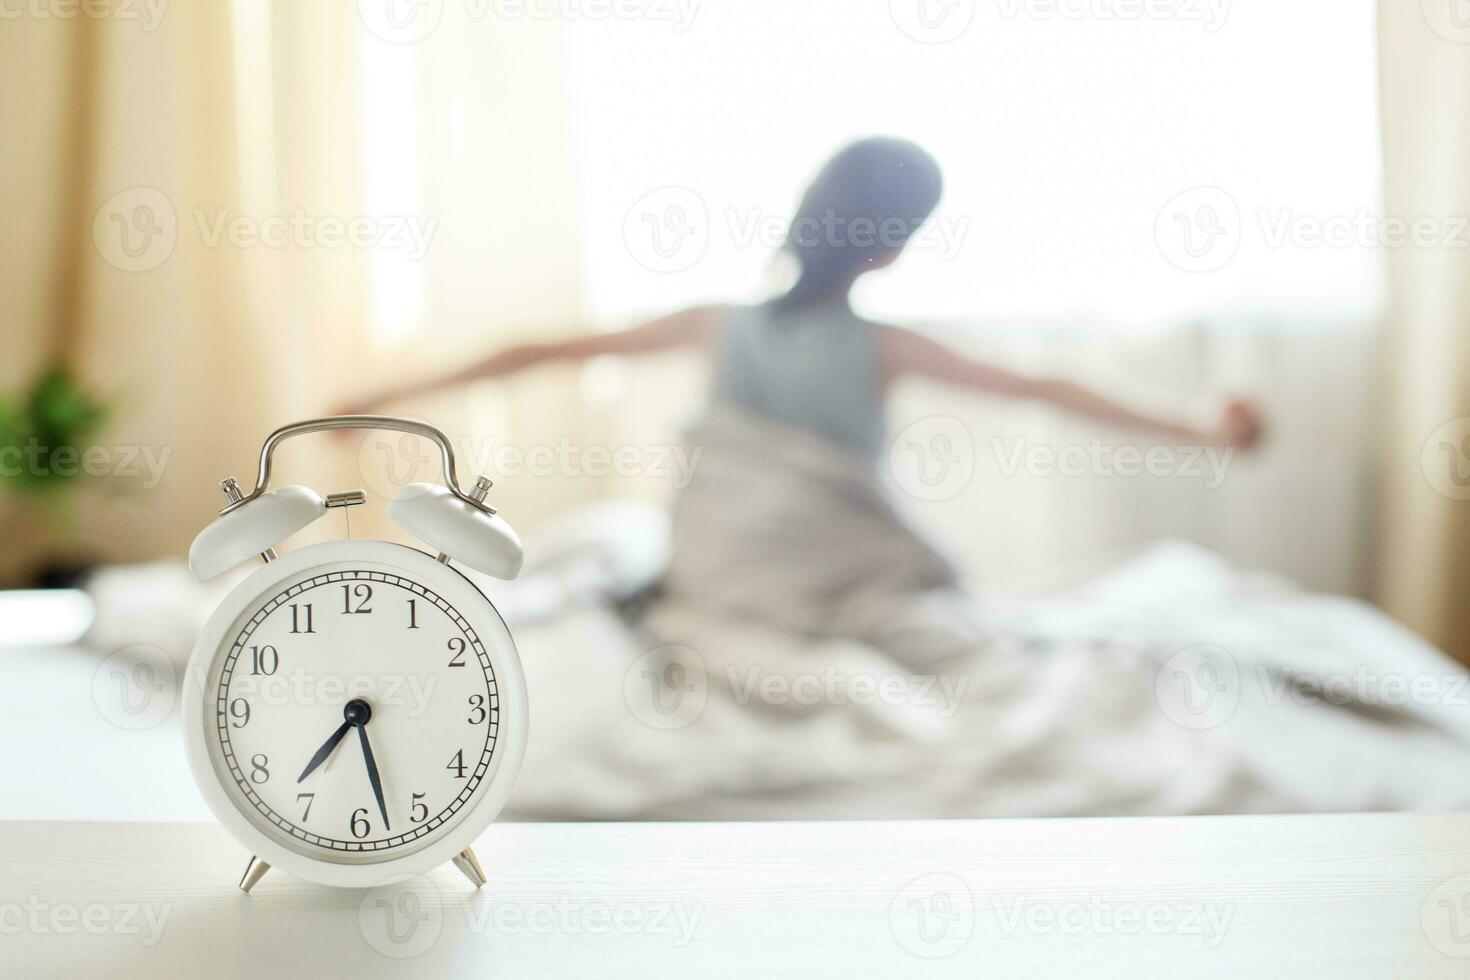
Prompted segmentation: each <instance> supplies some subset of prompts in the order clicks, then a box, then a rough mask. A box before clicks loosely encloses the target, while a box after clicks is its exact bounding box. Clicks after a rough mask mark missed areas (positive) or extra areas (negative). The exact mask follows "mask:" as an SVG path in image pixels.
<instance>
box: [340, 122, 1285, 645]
mask: <svg viewBox="0 0 1470 980" xmlns="http://www.w3.org/2000/svg"><path fill="white" fill-rule="evenodd" d="M941 184H942V180H941V176H940V170H939V167H938V165H937V163H936V162H935V161H934V159H933V158H932V157H930V156H929V154H928V153H926V152H925V151H924V150H923V149H921V148H920V147H918V146H916V145H915V144H913V143H910V142H906V141H903V140H897V139H889V138H872V139H864V140H861V141H859V142H856V143H853V144H852V145H850V146H848V147H847V148H845V149H843V150H842V151H841V152H839V153H838V154H837V155H836V156H834V157H833V158H832V159H831V160H830V161H829V162H828V163H827V164H826V166H825V167H823V168H822V170H821V172H820V173H819V174H818V175H817V177H816V179H815V180H814V181H813V182H812V184H811V186H810V187H809V188H808V189H807V192H806V194H805V196H804V197H803V198H802V201H801V205H800V208H799V210H798V212H797V214H796V216H795V220H794V221H793V222H792V224H791V231H790V234H789V235H788V239H787V242H786V245H785V248H786V250H787V251H789V252H790V253H791V254H792V255H794V256H795V258H796V260H797V262H798V264H799V269H800V272H799V276H798V278H797V280H796V284H795V285H794V286H792V287H791V289H790V290H789V291H788V292H786V293H785V294H784V295H782V296H780V297H778V298H776V299H774V300H771V301H769V302H767V303H764V304H762V305H759V306H701V307H695V308H692V309H686V310H679V311H677V312H673V313H670V314H668V315H666V316H662V317H659V318H657V319H654V320H651V321H649V322H647V323H642V324H639V325H637V326H634V327H630V328H628V329H626V330H622V331H619V332H616V333H589V334H585V335H582V336H578V337H570V338H567V339H564V340H558V341H551V342H547V343H537V344H526V345H523V346H518V347H513V348H510V349H507V350H503V351H501V352H499V353H496V354H493V355H491V356H489V357H486V358H484V359H483V360H480V361H478V362H476V363H474V364H471V365H469V366H468V367H466V368H464V369H463V370H460V371H456V372H454V373H453V374H450V375H448V376H445V377H439V378H432V379H428V380H425V381H422V382H419V383H417V384H410V385H406V386H404V387H401V388H398V389H396V390H391V391H387V392H384V393H382V394H380V395H378V396H377V397H374V398H370V399H365V400H363V401H362V402H361V403H359V404H357V405H354V406H352V407H351V410H352V411H371V410H374V409H375V408H377V407H378V406H379V405H381V404H383V403H385V402H389V401H393V400H397V399H400V398H405V397H408V396H412V395H415V394H420V393H423V392H427V391H432V390H435V389H439V388H443V387H446V386H450V385H456V384H463V383H465V382H470V381H476V380H480V379H483V378H490V377H495V376H497V375H504V374H508V373H511V372H514V371H519V370H522V369H524V368H528V367H531V366H532V365H537V364H542V363H545V362H549V361H561V362H580V361H585V360H587V359H589V358H593V357H598V356H600V355H604V354H617V355H634V354H642V353H647V352H652V351H663V350H667V349H671V348H679V347H683V348H696V349H698V350H700V351H702V352H703V353H704V354H705V355H706V356H707V357H708V358H710V360H711V361H712V362H713V364H712V366H713V367H714V377H715V379H716V380H715V385H714V393H713V397H712V399H711V412H712V414H714V413H721V414H726V415H729V414H736V415H739V416H741V417H744V418H746V419H750V420H753V421H754V424H755V425H756V426H758V427H760V431H761V433H762V435H761V436H760V437H759V438H758V439H757V440H756V442H757V444H758V446H757V449H756V451H755V453H754V454H753V455H752V457H751V458H749V459H747V460H745V461H742V462H740V463H739V464H736V465H731V466H726V467H723V468H721V467H720V466H719V464H718V462H714V463H712V462H711V457H710V454H709V453H706V455H705V457H704V459H703V461H702V462H701V464H700V469H699V471H698V473H697V475H696V479H695V484H694V485H693V486H691V488H690V489H689V490H688V491H686V496H693V495H694V492H695V491H696V488H697V487H699V486H700V484H703V485H704V486H706V487H708V486H709V484H710V483H711V481H712V479H715V480H720V481H722V482H724V483H726V484H728V483H730V482H732V481H739V482H740V483H741V484H742V487H741V488H740V489H734V488H730V487H728V486H727V487H726V491H725V492H726V497H725V503H731V502H740V501H745V500H748V499H749V498H750V497H752V496H756V495H759V494H760V492H761V490H762V488H764V487H766V486H767V484H768V482H769V481H771V480H773V479H776V480H777V484H776V485H778V486H781V487H783V489H781V490H778V491H776V493H777V494H784V495H785V496H784V497H780V498H779V499H778V500H777V503H776V506H774V507H772V506H765V507H764V508H757V509H754V510H749V509H748V508H747V514H746V516H745V518H744V522H745V525H744V526H740V525H741V522H742V517H741V515H740V514H739V507H738V506H736V507H729V506H725V504H724V503H721V504H717V505H714V506H710V507H686V506H685V505H684V502H683V501H681V504H680V506H679V507H676V521H675V534H674V553H675V554H674V561H673V565H674V571H675V572H678V571H680V570H681V569H684V570H687V571H688V572H689V573H688V574H679V575H673V576H671V577H673V578H676V579H678V580H679V581H681V582H684V583H691V582H692V583H695V585H694V589H695V591H702V592H704V593H706V595H707V597H709V598H712V599H713V598H716V597H718V599H719V600H720V601H721V602H722V603H723V605H725V606H726V607H729V608H733V609H736V610H738V611H739V612H741V613H742V614H750V615H759V616H761V617H763V618H766V619H770V620H774V621H776V622H778V623H780V624H781V625H784V626H796V627H799V628H805V629H807V630H809V631H818V632H821V631H824V630H826V629H829V628H830V629H831V631H833V632H839V633H843V634H847V635H859V636H862V637H863V638H865V639H871V638H872V637H871V636H870V635H865V634H870V633H871V630H870V629H869V628H868V627H867V626H838V625H835V624H837V623H839V622H841V621H843V620H844V618H845V619H846V621H848V622H854V621H855V620H853V616H852V613H853V610H854V609H856V608H860V607H867V606H869V605H870V604H869V603H867V602H866V601H864V600H863V598H862V597H864V596H866V595H870V594H871V593H872V588H873V583H874V582H875V580H879V579H886V580H887V581H889V582H890V583H891V582H893V581H894V579H895V576H899V577H902V578H903V581H902V583H901V587H903V588H907V589H910V590H912V591H916V592H920V591H925V590H932V589H943V588H947V587H949V586H952V585H954V581H953V576H952V573H951V572H950V571H949V568H948V565H947V563H945V562H944V561H943V560H942V559H941V558H940V557H939V556H938V553H937V552H934V551H931V550H929V549H928V548H927V545H926V544H925V543H924V542H922V540H921V539H919V538H918V536H917V535H914V534H912V532H906V531H904V530H902V529H901V527H902V526H901V523H900V522H898V521H896V520H891V519H888V518H884V519H883V520H882V521H879V522H877V524H875V523H874V522H873V521H872V520H871V512H873V511H874V510H875V508H876V507H877V506H878V505H876V504H874V505H870V506H869V507H868V508H867V509H868V511H869V512H870V513H869V517H867V518H861V519H857V520H854V519H853V515H851V514H848V515H846V516H845V517H844V516H840V515H839V514H838V513H837V512H838V511H840V510H841V509H842V508H843V507H850V506H851V504H852V496H853V495H852V494H850V493H848V494H844V495H841V496H840V499H838V498H833V499H830V500H827V501H823V500H813V499H800V498H805V497H812V496H820V493H816V494H812V493H807V492H806V491H805V490H803V489H802V487H803V484H801V483H799V482H796V483H792V482H788V483H785V484H780V483H779V477H780V476H781V475H782V474H780V473H778V472H777V471H776V469H775V468H779V467H781V466H782V460H783V459H785V460H786V461H788V462H789V463H790V464H791V466H790V467H788V468H800V467H802V466H804V465H806V464H805V463H803V462H801V461H803V460H809V459H810V458H811V457H812V456H813V455H814V453H812V452H809V451H806V450H807V449H814V448H816V447H821V448H822V449H824V450H826V454H827V455H830V456H831V457H833V458H834V459H837V460H839V461H845V462H839V463H838V465H839V467H841V466H844V465H846V466H850V467H851V468H852V469H853V470H854V471H859V470H860V471H868V472H872V473H874V474H876V472H877V469H878V467H877V465H876V464H877V462H878V461H879V460H880V459H881V458H882V457H883V456H884V455H885V454H886V451H887V437H886V435H885V431H886V427H885V419H884V402H885V399H886V397H887V393H888V391H889V389H890V388H891V387H892V386H893V385H894V383H895V382H896V381H898V380H899V379H901V378H904V377H908V376H921V377H925V378H930V379H933V380H936V381H940V382H944V383H948V384H952V385H956V386H960V387H964V388H971V389H977V390H980V391H984V392H987V393H989V394H992V395H1000V396H1008V397H1012V398H1022V399H1035V400H1040V401H1044V402H1048V403H1050V404H1051V405H1054V406H1056V407H1057V408H1059V409H1062V410H1064V411H1068V412H1072V413H1076V414H1079V415H1083V416H1087V417H1091V418H1094V419H1096V420H1098V421H1100V422H1103V423H1105V424H1108V425H1114V426H1126V427H1132V428H1135V429H1141V430H1146V431H1149V432H1152V433H1154V434H1156V435H1157V436H1159V437H1160V438H1162V439H1167V440H1169V441H1170V442H1171V443H1175V444H1178V443H1185V444H1190V445H1212V444H1213V445H1230V446H1238V447H1249V446H1251V445H1253V444H1254V443H1255V442H1256V441H1257V439H1258V437H1259V433H1260V423H1259V419H1258V416H1257V413H1256V411H1255V410H1254V409H1253V407H1252V406H1251V405H1250V404H1248V403H1246V402H1243V401H1238V400H1231V401H1227V402H1225V404H1224V405H1223V406H1222V407H1221V409H1220V410H1219V412H1218V414H1217V415H1216V416H1215V417H1214V418H1213V419H1210V420H1207V421H1203V422H1200V421H1195V420H1192V419H1188V418H1186V417H1185V416H1184V415H1182V414H1181V415H1177V416H1166V415H1160V414H1156V413H1153V412H1150V411H1146V410H1143V409H1140V408H1137V407H1133V406H1130V405H1128V404H1127V402H1126V401H1125V400H1123V399H1119V398H1114V397H1112V396H1110V395H1108V394H1104V393H1102V392H1098V391H1094V390H1092V389H1090V388H1087V387H1084V386H1083V385H1080V384H1077V383H1074V382H1072V381H1068V380H1064V379H1060V378H1045V377H1032V376H1028V375H1024V374H1019V373H1016V372H1014V371H1012V370H1009V369H1007V368H1004V367H1001V366H999V365H995V364H989V363H985V362H982V361H978V360H975V359H973V358H970V357H966V356H964V355H962V354H960V353H957V352H956V351H954V350H951V349H949V348H948V347H946V346H944V345H943V344H941V343H939V342H938V341H935V340H933V339H930V338H928V337H926V336H923V335H922V334H920V333H917V332H914V331H912V330H909V329H906V328H904V327H901V326H898V325H895V324H890V323H876V322H873V321H871V320H867V319H865V318H863V317H861V316H859V315H858V314H857V313H855V312H854V311H853V309H852V306H851V304H850V302H849V295H850V293H851V291H852V288H853V284H854V283H855V282H856V281H857V280H858V278H859V277H861V276H863V275H866V274H868V273H871V272H875V271H877V270H879V269H882V268H884V267H886V266H888V265H890V264H892V263H893V262H894V261H895V260H896V259H897V258H898V257H899V255H900V254H902V252H903V249H904V246H905V244H906V243H907V242H908V240H909V239H910V238H911V237H912V235H913V234H914V233H915V232H917V231H918V229H919V227H920V226H921V225H922V224H923V223H924V222H925V221H926V220H927V219H928V217H929V216H930V214H931V213H932V212H933V210H934V208H935V206H936V205H937V204H938V202H939V198H940V190H941ZM845 230H847V231H845ZM783 433H784V435H783ZM707 437H708V438H710V439H711V440H715V441H718V440H719V438H720V436H719V435H718V434H717V433H715V432H713V431H711V432H709V433H707ZM727 441H728V440H727ZM699 444H700V445H704V443H703V442H700V443H699ZM788 444H789V446H788ZM782 446H787V448H790V447H791V446H797V447H805V448H798V449H795V450H793V451H790V452H786V453H784V454H783V453H782V452H780V451H778V450H779V448H780V447H782ZM711 470H714V474H713V476H712V474H711V472H710V471H711ZM829 482H830V481H829ZM767 496H768V497H770V496H771V493H770V492H767ZM680 510H686V511H692V512H694V513H695V515H696V516H695V517H694V519H691V520H684V521H680V520H678V519H677V514H678V513H679V511H680ZM863 520H867V521H868V523H867V524H864V523H862V521H863ZM761 524H764V525H765V526H758V525H761ZM727 525H733V526H727ZM878 525H881V528H882V529H881V531H878V530H873V528H875V527H877V526H878ZM884 536H889V537H890V538H892V539H893V540H896V541H898V542H899V545H898V547H897V549H896V550H895V548H894V547H893V540H890V541H889V542H888V543H887V544H886V545H882V546H877V545H875V544H874V542H875V541H876V539H878V538H882V537H884ZM753 542H754V543H753ZM905 542H907V543H908V544H909V545H911V547H906V546H905V544H904V543H905ZM735 551H743V552H744V554H741V555H738V556H737V555H735V554H734V553H733V552H735ZM896 551H897V552H905V551H907V552H908V554H907V555H905V556H904V557H900V558H898V559H895V557H894V556H895V553H896ZM915 555H917V556H918V557H917V558H915V557H914V556H915ZM752 558H754V559H755V561H754V562H752V561H751V559H752ZM753 565H754V566H757V567H756V568H753V567H752V566H753ZM895 566H906V569H905V570H904V571H900V572H896V571H895ZM742 590H744V592H742ZM686 591H688V589H686ZM814 599H819V600H820V602H821V603H823V604H824V608H823V611H822V612H821V613H820V614H812V613H811V612H810V609H809V607H810V606H811V604H812V601H813V600H814ZM798 606H800V607H802V609H801V611H794V610H795V609H796V607H798ZM860 620H861V616H859V617H858V620H857V621H860Z"/></svg>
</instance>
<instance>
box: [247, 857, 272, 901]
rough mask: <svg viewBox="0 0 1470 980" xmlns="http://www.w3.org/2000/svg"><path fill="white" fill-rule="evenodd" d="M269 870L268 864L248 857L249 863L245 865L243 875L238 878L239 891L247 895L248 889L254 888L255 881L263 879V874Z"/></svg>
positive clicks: (256, 858)
mask: <svg viewBox="0 0 1470 980" xmlns="http://www.w3.org/2000/svg"><path fill="white" fill-rule="evenodd" d="M270 869H271V866H270V865H269V864H266V863H265V862H264V861H262V860H261V859H260V858H258V857H256V856H254V855H253V854H252V855H251V856H250V863H249V864H247V865H245V873H244V874H243V875H241V876H240V890H241V891H242V892H247V893H248V892H249V891H250V889H252V888H254V887H255V883H256V882H257V881H259V880H260V879H261V878H263V877H265V873H266V872H267V871H269V870H270Z"/></svg>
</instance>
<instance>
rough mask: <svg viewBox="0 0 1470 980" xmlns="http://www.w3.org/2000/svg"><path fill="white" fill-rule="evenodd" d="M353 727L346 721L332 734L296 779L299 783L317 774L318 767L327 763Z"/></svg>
mask: <svg viewBox="0 0 1470 980" xmlns="http://www.w3.org/2000/svg"><path fill="white" fill-rule="evenodd" d="M351 727H352V722H350V721H344V722H343V723H342V727H340V728H338V729H337V730H336V731H335V732H333V733H332V737H331V738H329V739H327V740H326V741H325V742H323V743H322V747H321V748H319V749H317V750H316V755H314V756H312V757H311V761H310V762H308V763H307V764H306V768H305V769H303V770H301V775H299V776H297V777H296V781H297V782H298V783H299V782H301V781H302V780H304V779H305V778H306V777H307V776H310V775H311V774H312V773H313V772H315V771H316V768H317V766H320V765H321V764H322V763H323V762H326V761H327V759H328V757H330V756H331V754H332V750H333V749H335V748H336V747H337V743H338V742H340V741H342V738H343V736H345V735H346V734H347V731H348V729H350V728H351Z"/></svg>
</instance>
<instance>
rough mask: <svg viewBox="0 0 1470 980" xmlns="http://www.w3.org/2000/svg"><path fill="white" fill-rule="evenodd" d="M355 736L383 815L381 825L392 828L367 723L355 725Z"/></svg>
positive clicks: (379, 810) (379, 809)
mask: <svg viewBox="0 0 1470 980" xmlns="http://www.w3.org/2000/svg"><path fill="white" fill-rule="evenodd" d="M357 737H358V740H359V741H361V742H362V757H363V758H364V759H365V760H367V771H368V782H370V783H372V784H373V795H374V796H376V797H377V798H378V812H379V813H381V814H382V815H383V826H384V828H386V829H388V830H392V829H393V825H392V824H390V823H389V822H388V806H387V804H385V803H384V802H383V781H382V780H381V779H379V778H378V764H377V762H375V761H373V747H372V746H371V745H369V744H368V737H367V725H365V724H363V725H358V726H357Z"/></svg>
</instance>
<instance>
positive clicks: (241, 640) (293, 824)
mask: <svg viewBox="0 0 1470 980" xmlns="http://www.w3.org/2000/svg"><path fill="white" fill-rule="evenodd" d="M334 613H335V615H334ZM242 618H243V622H242V623H241V625H240V627H239V629H238V630H237V632H236V633H235V634H233V635H231V637H230V639H229V641H228V643H229V646H228V647H227V648H224V649H222V651H221V654H220V656H219V657H218V658H217V666H216V668H215V671H214V674H213V675H212V676H213V681H212V688H211V690H212V691H213V692H214V705H213V708H212V709H211V711H212V716H213V718H214V723H213V724H212V725H211V727H210V730H209V738H210V739H211V740H212V741H213V745H212V746H211V752H212V753H213V754H214V756H215V758H216V767H217V768H218V769H219V771H220V773H221V776H222V777H223V779H224V782H225V784H226V787H227V789H228V790H229V792H230V793H231V795H232V796H233V797H234V798H235V800H236V805H237V806H239V807H240V809H241V811H242V812H244V813H245V814H246V815H247V817H249V818H250V819H251V820H252V822H255V823H257V824H258V825H260V826H261V828H262V829H263V830H266V831H267V832H268V833H270V834H271V835H272V836H274V837H276V838H280V839H283V842H284V843H286V844H288V846H290V847H292V848H293V849H295V850H300V851H303V852H306V853H312V854H315V855H318V856H322V857H326V858H328V859H330V860H353V859H357V860H367V859H368V857H367V855H370V854H372V853H375V852H384V853H382V856H381V858H379V859H380V860H386V859H388V858H390V857H394V856H396V855H397V854H399V853H407V852H408V851H410V850H413V849H416V848H418V847H422V846H425V845H427V844H428V843H429V842H430V841H431V840H434V839H437V837H438V836H439V835H440V834H441V833H442V832H444V831H447V830H449V829H450V828H451V827H452V826H453V825H454V822H455V819H456V816H457V815H459V814H462V813H463V812H466V808H467V805H468V804H469V803H470V801H471V799H472V798H473V797H474V796H475V794H476V792H477V791H478V790H480V788H481V786H482V783H483V782H484V777H485V775H486V774H487V772H488V771H489V766H490V760H491V758H492V754H493V752H494V749H495V742H496V737H497V734H498V729H499V691H498V689H497V687H496V679H495V674H494V671H493V670H492V668H491V665H490V659H489V655H488V654H487V652H486V651H485V648H484V646H483V644H482V643H481V640H480V638H479V636H478V635H477V634H476V632H475V630H474V629H473V627H472V626H471V625H470V623H469V622H468V621H467V620H466V619H465V618H464V616H463V615H461V614H460V612H459V611H458V610H456V609H455V608H454V607H453V606H452V605H450V604H449V602H447V601H446V600H445V599H443V598H442V597H440V596H438V595H437V594H436V593H435V592H434V591H433V590H432V589H430V588H428V587H426V586H425V585H423V584H421V583H419V582H416V581H414V580H413V579H411V578H408V577H406V576H403V575H399V574H394V573H391V572H387V571H382V570H378V569H373V568H362V567H351V568H348V567H343V568H341V569H338V568H336V567H333V566H324V567H319V568H318V569H316V570H314V574H312V573H308V574H304V575H303V576H301V577H299V578H297V579H295V580H294V581H291V582H288V583H283V584H282V586H281V588H280V591H279V592H278V593H277V594H275V595H273V596H271V597H269V598H266V599H262V600H261V601H260V602H258V603H257V604H255V605H254V606H252V607H250V609H249V610H248V611H247V613H246V614H245V616H244V617H242ZM354 702H361V703H362V704H363V705H364V706H365V707H366V708H367V710H366V711H365V712H363V713H360V714H359V715H352V714H351V713H350V712H348V716H347V717H344V712H347V709H348V706H349V705H350V704H352V703H354ZM354 728H355V729H356V732H355V733H354V732H353V729H354ZM324 740H325V741H324ZM446 762H448V763H449V764H448V765H446ZM281 769H284V770H285V771H284V772H281V771H279V770H281ZM298 772H299V773H300V776H299V777H297V776H296V774H297V773H298ZM334 855H335V856H334Z"/></svg>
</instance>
